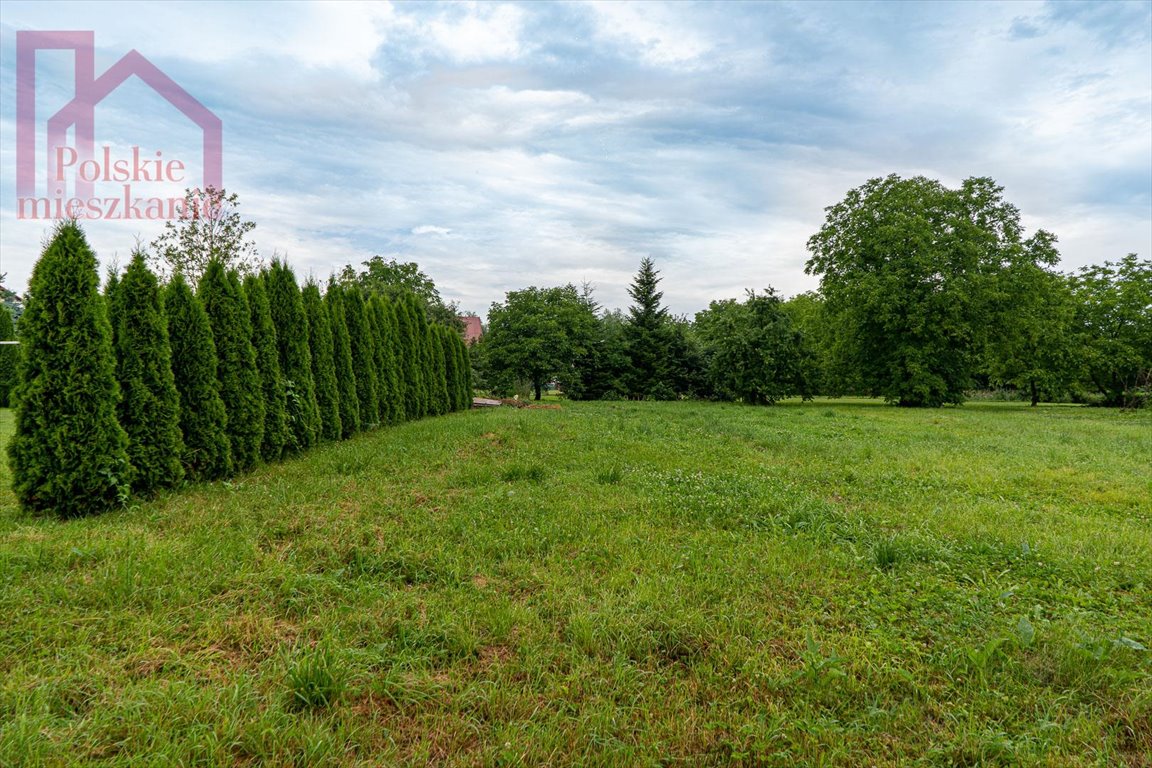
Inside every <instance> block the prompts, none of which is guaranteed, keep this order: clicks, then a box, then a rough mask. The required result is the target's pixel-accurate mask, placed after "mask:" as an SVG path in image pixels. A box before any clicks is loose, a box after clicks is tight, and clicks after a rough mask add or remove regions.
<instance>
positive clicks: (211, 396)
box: [164, 272, 232, 480]
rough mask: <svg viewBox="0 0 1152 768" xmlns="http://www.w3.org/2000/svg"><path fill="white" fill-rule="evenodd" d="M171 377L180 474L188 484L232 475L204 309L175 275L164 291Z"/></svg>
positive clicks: (208, 326)
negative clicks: (177, 413)
mask: <svg viewBox="0 0 1152 768" xmlns="http://www.w3.org/2000/svg"><path fill="white" fill-rule="evenodd" d="M164 311H165V313H166V314H167V316H168V339H169V342H170V343H171V345H172V374H173V376H174V377H175V379H176V391H177V392H179V393H180V431H181V432H182V433H183V435H184V454H183V456H182V460H183V463H184V474H185V476H186V477H187V478H188V479H189V480H219V479H220V478H224V477H228V476H229V475H230V474H232V449H231V446H230V445H229V443H228V416H227V412H226V411H225V410H224V401H223V400H221V399H220V382H219V380H218V379H217V377H216V344H215V343H214V342H213V340H212V326H211V324H210V323H209V322H208V313H207V312H205V311H204V306H203V305H202V304H201V303H200V301H199V300H198V299H197V298H196V294H194V293H192V289H191V288H189V287H188V283H187V281H185V280H184V276H183V275H182V274H180V273H179V272H177V273H176V274H175V275H173V276H172V280H171V281H170V282H169V283H168V287H167V289H166V290H165V291H164Z"/></svg>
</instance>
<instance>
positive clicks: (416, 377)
mask: <svg viewBox="0 0 1152 768" xmlns="http://www.w3.org/2000/svg"><path fill="white" fill-rule="evenodd" d="M393 308H394V309H395V310H396V339H397V344H396V350H397V357H398V360H397V382H398V385H399V388H400V392H401V395H402V396H403V399H404V418H406V419H418V418H420V408H421V400H422V397H421V393H420V390H421V381H422V377H421V376H420V345H419V342H418V340H417V338H416V321H415V317H414V315H413V312H412V311H411V304H409V302H408V299H407V296H403V295H402V296H400V298H399V299H398V300H397V301H396V303H395V305H394V306H393Z"/></svg>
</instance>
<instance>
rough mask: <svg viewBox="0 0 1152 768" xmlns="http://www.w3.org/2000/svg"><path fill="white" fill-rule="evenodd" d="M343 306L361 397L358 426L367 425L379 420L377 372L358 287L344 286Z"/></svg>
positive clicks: (358, 391) (370, 328) (364, 310)
mask: <svg viewBox="0 0 1152 768" xmlns="http://www.w3.org/2000/svg"><path fill="white" fill-rule="evenodd" d="M344 310H345V311H344V319H345V322H346V323H347V324H348V337H349V339H350V341H351V351H352V368H353V370H354V372H355V374H356V397H357V399H358V400H359V401H360V426H361V428H364V429H367V428H368V427H371V426H375V425H376V424H379V423H380V403H379V401H378V400H377V399H376V398H377V394H376V390H377V388H378V387H379V375H378V373H377V371H376V337H375V336H373V335H372V323H370V322H369V320H370V317H369V314H368V305H367V304H366V303H365V301H364V296H363V294H362V293H361V291H360V289H359V288H355V287H351V288H347V289H345V290H344Z"/></svg>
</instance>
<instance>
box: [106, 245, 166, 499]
mask: <svg viewBox="0 0 1152 768" xmlns="http://www.w3.org/2000/svg"><path fill="white" fill-rule="evenodd" d="M109 297H110V298H111V301H110V304H109V308H110V309H111V310H112V311H113V312H114V314H113V315H112V318H111V320H112V326H113V327H114V328H115V329H116V332H115V333H114V336H115V338H116V379H117V381H118V382H119V384H120V402H119V406H118V408H117V413H118V415H119V419H120V426H121V427H123V428H124V431H125V432H126V433H127V434H128V460H129V461H130V462H131V463H132V466H133V467H135V470H136V471H135V475H134V478H133V481H132V488H133V490H135V491H136V492H137V493H141V494H148V493H151V492H152V491H155V490H158V489H160V488H171V487H173V486H176V485H178V484H179V483H180V481H181V480H183V479H184V467H183V466H182V465H181V463H180V461H181V456H182V455H183V452H184V440H183V437H182V436H181V432H180V396H179V394H177V392H176V381H175V378H174V377H173V374H172V352H171V349H170V347H169V343H168V326H167V324H166V322H165V320H164V312H163V309H162V308H161V304H160V286H159V284H158V283H157V281H156V276H155V275H154V274H152V271H151V270H150V269H148V267H147V265H146V264H145V263H144V254H143V253H141V252H139V251H137V252H136V253H134V254H133V255H132V261H131V263H130V264H129V265H128V269H127V271H125V273H124V278H123V280H121V281H119V284H118V285H116V286H115V287H114V288H113V289H112V290H111V291H110V292H109Z"/></svg>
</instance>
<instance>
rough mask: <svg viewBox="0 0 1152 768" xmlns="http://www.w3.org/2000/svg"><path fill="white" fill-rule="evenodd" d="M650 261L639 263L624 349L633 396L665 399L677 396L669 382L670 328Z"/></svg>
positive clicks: (626, 326) (630, 292) (630, 290)
mask: <svg viewBox="0 0 1152 768" xmlns="http://www.w3.org/2000/svg"><path fill="white" fill-rule="evenodd" d="M659 274H660V273H659V271H658V270H657V269H656V265H655V264H654V263H653V261H652V259H649V258H645V259H643V260H642V261H641V262H640V271H639V272H637V273H636V277H635V279H634V280H633V281H632V285H631V287H629V288H628V295H629V296H631V297H632V301H633V302H634V303H633V304H632V306H631V307H630V308H629V310H628V313H629V314H628V323H627V324H626V325H625V326H624V339H625V346H626V348H627V351H628V359H629V362H630V364H631V371H630V375H629V377H628V378H629V381H628V387H629V391H630V394H631V395H632V397H636V398H645V397H648V398H652V399H655V400H667V399H671V398H672V397H674V396H675V395H676V393H675V391H674V387H673V386H672V383H671V378H672V377H671V369H672V367H673V361H672V359H671V358H672V357H673V355H672V353H671V348H672V327H671V323H670V318H669V317H668V310H667V309H665V308H664V306H663V304H662V303H661V299H663V297H664V294H663V293H662V292H660V291H658V290H656V287H657V285H659V283H660V280H661V278H660V277H659Z"/></svg>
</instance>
